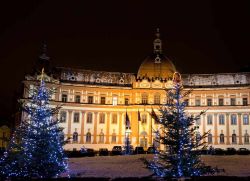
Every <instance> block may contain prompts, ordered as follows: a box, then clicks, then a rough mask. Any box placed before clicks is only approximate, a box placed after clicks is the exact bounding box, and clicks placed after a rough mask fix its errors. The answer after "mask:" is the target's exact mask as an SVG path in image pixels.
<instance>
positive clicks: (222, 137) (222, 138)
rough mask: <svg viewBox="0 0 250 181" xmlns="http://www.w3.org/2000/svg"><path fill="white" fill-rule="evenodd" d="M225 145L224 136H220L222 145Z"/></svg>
mask: <svg viewBox="0 0 250 181" xmlns="http://www.w3.org/2000/svg"><path fill="white" fill-rule="evenodd" d="M223 143H224V134H223V133H221V134H220V144H223Z"/></svg>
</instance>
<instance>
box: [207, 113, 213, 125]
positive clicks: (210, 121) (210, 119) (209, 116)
mask: <svg viewBox="0 0 250 181" xmlns="http://www.w3.org/2000/svg"><path fill="white" fill-rule="evenodd" d="M207 124H208V125H212V124H213V116H212V115H208V116H207Z"/></svg>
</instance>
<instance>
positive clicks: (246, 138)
mask: <svg viewBox="0 0 250 181" xmlns="http://www.w3.org/2000/svg"><path fill="white" fill-rule="evenodd" d="M244 143H245V144H249V134H248V133H245V135H244Z"/></svg>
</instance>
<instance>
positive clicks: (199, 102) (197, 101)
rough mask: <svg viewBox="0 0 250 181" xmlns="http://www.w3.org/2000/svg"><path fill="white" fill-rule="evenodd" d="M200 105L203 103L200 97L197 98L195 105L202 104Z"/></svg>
mask: <svg viewBox="0 0 250 181" xmlns="http://www.w3.org/2000/svg"><path fill="white" fill-rule="evenodd" d="M200 105H201V100H200V98H195V106H200Z"/></svg>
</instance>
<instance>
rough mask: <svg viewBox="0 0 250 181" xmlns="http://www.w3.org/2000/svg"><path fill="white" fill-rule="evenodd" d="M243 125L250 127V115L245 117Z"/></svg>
mask: <svg viewBox="0 0 250 181" xmlns="http://www.w3.org/2000/svg"><path fill="white" fill-rule="evenodd" d="M243 124H244V125H248V124H249V116H248V114H244V115H243Z"/></svg>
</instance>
